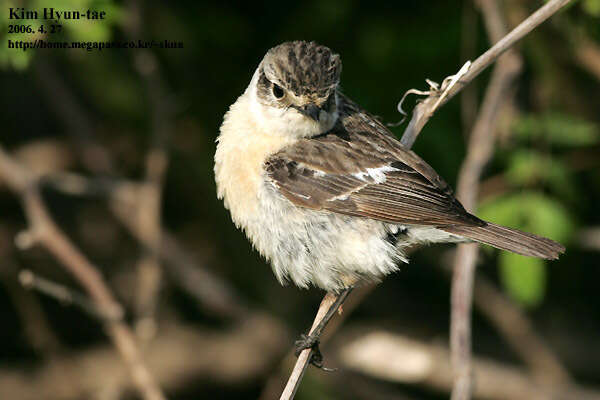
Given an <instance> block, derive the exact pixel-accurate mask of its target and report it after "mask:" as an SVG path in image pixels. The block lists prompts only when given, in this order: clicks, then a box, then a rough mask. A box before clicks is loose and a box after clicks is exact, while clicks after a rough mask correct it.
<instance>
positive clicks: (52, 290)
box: [19, 269, 123, 322]
mask: <svg viewBox="0 0 600 400" xmlns="http://www.w3.org/2000/svg"><path fill="white" fill-rule="evenodd" d="M19 282H21V285H23V287H24V288H25V289H35V290H37V291H39V292H41V293H43V294H45V295H46V296H49V297H52V298H54V299H56V300H58V301H59V302H61V303H63V304H66V305H75V306H77V307H79V308H81V309H82V310H83V311H85V312H87V313H88V314H90V315H92V316H93V317H95V318H98V319H99V320H101V321H103V322H104V321H105V320H111V319H121V318H123V315H122V314H123V313H122V312H121V313H119V314H116V315H113V314H106V313H105V312H104V310H102V309H100V308H98V307H97V305H96V303H94V302H93V301H91V300H90V299H88V298H87V297H86V296H84V295H82V294H81V293H77V292H76V291H75V290H73V289H71V288H68V287H66V286H64V285H61V284H59V283H56V282H52V281H51V280H48V279H46V278H42V277H41V276H37V275H36V274H34V273H33V272H32V271H30V270H28V269H24V270H22V271H21V272H19Z"/></svg>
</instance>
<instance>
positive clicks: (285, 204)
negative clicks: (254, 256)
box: [214, 41, 565, 293]
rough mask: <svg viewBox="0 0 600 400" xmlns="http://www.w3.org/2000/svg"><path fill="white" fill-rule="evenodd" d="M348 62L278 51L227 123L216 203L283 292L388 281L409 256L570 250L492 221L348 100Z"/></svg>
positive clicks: (304, 50) (291, 48)
mask: <svg viewBox="0 0 600 400" xmlns="http://www.w3.org/2000/svg"><path fill="white" fill-rule="evenodd" d="M341 70H342V63H341V58H340V56H339V55H338V54H336V53H334V52H333V51H332V50H331V49H329V48H328V47H326V46H322V45H319V44H317V43H315V42H308V41H292V42H285V43H282V44H280V45H278V46H275V47H273V48H271V49H270V50H268V51H267V53H266V55H265V56H264V58H263V59H262V61H261V62H260V64H259V65H258V67H257V68H256V70H255V72H254V74H253V76H252V79H251V81H250V84H249V85H248V87H247V88H246V90H245V91H244V93H243V94H242V95H241V96H240V97H239V98H238V99H237V100H236V101H235V103H233V104H232V105H231V107H230V108H229V110H228V111H227V112H226V114H225V116H224V119H223V123H222V125H221V127H220V131H219V135H218V138H217V145H216V151H215V158H214V161H215V164H214V174H215V181H216V187H217V197H218V198H219V199H222V200H223V202H224V205H225V208H227V209H228V210H229V212H230V214H231V218H232V220H233V222H234V223H235V225H236V226H237V227H238V228H240V229H242V230H243V231H244V232H245V234H246V236H247V237H248V239H249V240H250V242H251V243H252V245H253V246H254V247H255V248H256V249H257V250H258V252H259V253H260V254H262V255H263V256H264V257H265V258H266V260H267V261H268V262H269V263H270V264H271V266H272V269H273V271H274V274H275V276H276V278H277V280H278V281H279V282H281V283H282V284H285V283H287V282H291V283H293V284H295V285H297V286H298V287H300V288H308V287H310V286H313V287H318V288H321V289H323V290H325V291H327V292H332V293H339V292H340V291H342V290H344V289H346V288H350V287H354V286H358V285H361V284H364V283H366V282H377V281H380V280H381V279H382V278H383V277H385V276H386V275H388V274H390V273H393V272H395V271H397V270H398V268H399V265H401V264H402V263H406V262H408V257H407V249H408V248H410V247H412V246H415V245H424V244H429V243H461V242H479V243H483V244H487V245H490V246H493V247H496V248H498V249H501V250H506V251H510V252H514V253H517V254H521V255H524V256H530V257H538V258H543V259H550V260H552V259H557V258H558V256H559V254H560V253H562V252H564V250H565V248H564V247H563V246H562V245H561V244H559V243H557V242H555V241H553V240H550V239H547V238H544V237H540V236H537V235H534V234H531V233H525V232H521V231H519V230H516V229H512V228H508V227H504V226H500V225H497V224H494V223H493V222H487V221H484V220H482V219H480V218H478V217H476V216H475V215H473V214H471V213H469V212H468V211H467V210H465V208H464V207H463V206H462V204H461V203H460V202H459V201H458V200H457V199H456V198H455V197H454V194H453V191H452V189H451V188H450V186H449V185H448V184H447V183H446V182H445V181H444V180H443V179H442V178H441V177H440V176H439V175H438V174H437V173H436V172H435V171H434V169H433V168H432V167H431V166H429V164H427V163H426V162H425V161H424V160H423V159H421V158H420V157H419V156H418V155H417V154H415V153H414V152H413V151H411V150H409V149H407V148H405V147H404V146H403V145H402V144H401V143H400V142H399V141H398V140H397V138H396V137H395V135H394V134H393V133H392V132H391V131H390V130H389V129H388V128H387V127H386V126H385V125H384V124H383V123H382V122H380V120H379V119H377V118H376V117H374V116H373V115H372V114H370V113H369V112H368V111H366V110H364V109H363V108H362V107H360V106H359V105H358V104H357V103H355V102H354V101H353V100H351V99H350V98H349V97H347V96H346V95H345V94H343V93H342V91H341V90H340V75H341Z"/></svg>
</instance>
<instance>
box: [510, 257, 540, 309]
mask: <svg viewBox="0 0 600 400" xmlns="http://www.w3.org/2000/svg"><path fill="white" fill-rule="evenodd" d="M500 280H501V282H502V285H503V286H504V288H505V290H506V291H507V292H508V294H509V295H510V296H511V297H512V298H513V299H515V300H516V301H517V302H519V303H521V304H522V305H524V306H526V307H534V306H536V305H538V304H540V303H541V301H542V300H543V299H544V294H545V292H546V266H545V265H544V261H543V260H540V259H539V258H533V257H524V256H520V255H518V254H514V253H508V252H503V253H502V254H501V255H500Z"/></svg>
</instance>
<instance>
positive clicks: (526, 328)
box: [473, 274, 571, 391]
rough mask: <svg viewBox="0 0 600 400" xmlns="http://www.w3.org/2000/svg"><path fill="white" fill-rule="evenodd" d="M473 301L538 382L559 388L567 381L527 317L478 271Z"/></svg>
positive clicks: (555, 358) (556, 360)
mask: <svg viewBox="0 0 600 400" xmlns="http://www.w3.org/2000/svg"><path fill="white" fill-rule="evenodd" d="M473 302H474V304H475V306H476V307H477V308H478V309H479V310H480V312H481V313H482V314H483V315H485V316H486V317H487V318H488V319H489V320H490V321H491V322H492V323H493V324H494V325H495V326H496V328H497V329H498V330H499V332H500V333H501V334H502V336H503V337H504V339H505V340H506V341H507V342H508V344H509V345H510V346H511V347H512V348H513V349H514V350H515V351H516V353H517V354H518V355H519V356H520V357H521V358H522V359H523V361H524V362H525V363H526V364H527V365H528V366H529V368H530V369H531V374H532V375H533V376H534V378H535V379H536V380H537V381H538V383H539V385H540V386H544V387H548V388H556V390H558V391H560V390H561V388H564V387H566V386H569V385H570V384H571V377H570V376H569V373H568V372H567V370H566V369H565V368H564V366H563V365H561V363H560V361H559V360H558V358H557V357H556V355H555V354H554V353H553V352H552V351H550V349H549V348H548V345H547V344H546V343H545V342H544V340H543V339H542V338H541V337H540V336H539V335H537V334H536V332H535V330H534V329H533V326H532V324H531V321H530V320H529V319H528V318H527V317H526V316H525V315H524V314H523V312H522V311H521V309H520V308H519V307H517V306H516V305H515V304H513V303H511V301H510V300H509V299H507V298H506V295H504V294H503V293H502V292H501V291H500V290H498V289H497V288H496V287H495V286H494V284H493V283H492V282H490V281H489V280H488V279H486V278H485V277H483V276H481V274H478V275H476V276H475V282H474V288H473Z"/></svg>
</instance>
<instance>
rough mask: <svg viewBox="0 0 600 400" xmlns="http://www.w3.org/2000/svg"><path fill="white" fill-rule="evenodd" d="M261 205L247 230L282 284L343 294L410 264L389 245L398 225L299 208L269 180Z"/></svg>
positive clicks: (249, 222)
mask: <svg viewBox="0 0 600 400" xmlns="http://www.w3.org/2000/svg"><path fill="white" fill-rule="evenodd" d="M258 205H259V206H258V212H257V213H256V215H255V218H252V219H251V220H248V221H246V222H247V223H246V224H245V225H246V226H245V230H246V233H247V235H248V237H249V238H250V240H251V241H252V243H253V244H254V245H255V247H256V248H257V249H258V250H259V251H260V253H261V254H262V255H263V256H265V257H266V258H267V260H268V261H270V263H271V265H272V267H273V271H274V273H275V275H276V277H277V279H278V280H279V281H280V282H281V283H284V282H286V281H292V282H293V283H295V284H296V285H297V286H300V287H304V288H305V287H308V286H310V285H313V286H317V287H320V288H323V289H325V290H328V291H338V290H341V289H343V288H344V287H347V286H350V285H353V284H354V283H356V282H357V281H364V280H367V281H372V280H377V279H379V278H381V277H382V276H383V275H386V274H388V273H390V272H393V271H395V270H396V269H397V263H398V261H401V260H404V261H405V259H404V256H403V254H402V253H401V250H400V249H399V248H398V247H397V246H395V244H394V243H392V242H390V241H389V234H390V232H394V231H395V229H396V228H395V227H394V226H392V225H389V224H386V223H383V222H380V221H375V220H370V219H366V218H357V217H349V216H345V215H341V214H335V213H331V212H329V211H316V210H310V209H306V208H300V207H297V206H295V205H293V204H292V203H291V202H289V201H288V200H287V199H286V198H284V197H283V196H281V195H280V194H278V193H277V192H276V190H275V189H274V188H273V187H272V186H270V184H269V183H266V182H265V184H264V185H263V188H261V190H260V191H259V196H258Z"/></svg>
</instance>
